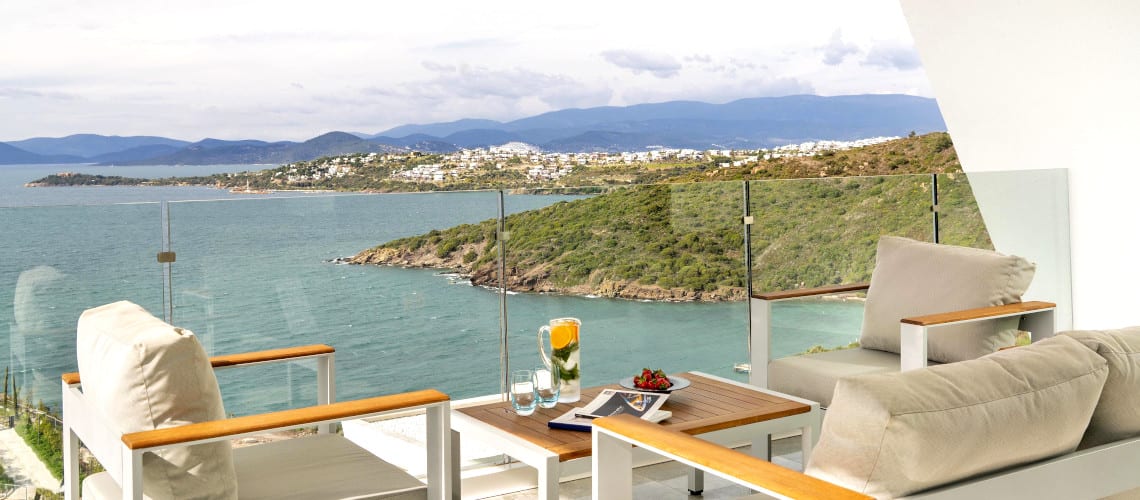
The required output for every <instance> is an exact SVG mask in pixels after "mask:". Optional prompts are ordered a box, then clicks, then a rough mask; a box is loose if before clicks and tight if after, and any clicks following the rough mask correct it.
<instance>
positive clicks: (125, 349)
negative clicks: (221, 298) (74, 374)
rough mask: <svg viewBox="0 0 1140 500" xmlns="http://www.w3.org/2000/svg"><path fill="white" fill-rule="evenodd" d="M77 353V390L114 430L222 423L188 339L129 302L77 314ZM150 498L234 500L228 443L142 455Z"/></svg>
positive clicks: (209, 377) (200, 353)
mask: <svg viewBox="0 0 1140 500" xmlns="http://www.w3.org/2000/svg"><path fill="white" fill-rule="evenodd" d="M76 339H77V341H76V348H77V349H76V353H77V357H78V362H79V374H80V378H81V379H82V381H83V393H84V396H85V398H86V399H88V400H89V401H90V402H91V404H92V405H93V406H94V407H95V408H98V410H99V411H100V412H101V413H102V415H101V417H102V419H103V420H104V423H105V424H106V425H111V426H117V428H116V430H117V431H118V432H121V433H129V432H138V431H145V430H153V429H161V428H166V427H173V426H178V425H184V424H189V423H195V422H205V421H209V420H219V419H222V418H225V409H224V408H223V407H222V396H221V393H220V391H219V390H218V381H217V379H216V378H214V371H213V370H212V369H211V368H210V361H209V359H208V358H207V357H206V352H205V351H204V350H203V349H202V346H201V345H200V344H199V343H198V340H197V338H195V337H194V334H193V333H191V332H189V331H188V330H183V329H181V328H175V327H173V326H170V325H168V324H167V323H165V322H163V321H162V320H160V319H158V318H155V317H154V316H151V314H150V313H148V312H147V311H146V310H145V309H143V308H142V307H139V306H138V305H136V304H133V303H130V302H126V301H123V302H116V303H113V304H108V305H105V306H101V307H97V308H94V309H89V310H87V311H84V313H83V314H82V315H81V316H80V318H79V326H78V332H77V335H76ZM143 491H144V492H145V493H146V495H147V496H148V497H150V498H152V499H155V500H159V499H171V498H212V499H220V498H237V478H236V475H235V473H234V465H233V457H232V453H231V450H230V443H229V442H228V441H221V442H217V443H209V444H201V445H195V446H189V447H179V448H170V449H166V450H160V451H158V452H157V454H156V455H155V454H149V453H148V454H145V455H143Z"/></svg>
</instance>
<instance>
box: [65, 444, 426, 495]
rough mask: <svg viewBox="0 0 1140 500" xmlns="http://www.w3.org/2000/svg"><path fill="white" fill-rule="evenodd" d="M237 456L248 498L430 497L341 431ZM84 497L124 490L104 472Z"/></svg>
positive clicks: (87, 481)
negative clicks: (339, 434)
mask: <svg viewBox="0 0 1140 500" xmlns="http://www.w3.org/2000/svg"><path fill="white" fill-rule="evenodd" d="M234 460H235V462H236V465H237V477H238V491H240V492H241V498H242V499H257V498H264V499H283V500H284V499H315V498H329V499H332V498H338V499H347V498H351V499H375V498H384V499H392V500H412V499H420V498H427V486H425V485H424V484H423V483H421V482H419V481H417V480H416V478H414V477H412V476H410V475H408V473H406V472H404V471H403V470H401V469H399V468H397V467H396V466H394V465H392V464H389V463H388V462H385V461H383V460H380V459H379V458H376V456H375V455H372V454H371V453H368V452H367V451H365V450H364V449H363V448H361V447H359V446H357V445H355V444H353V443H352V442H351V441H349V440H348V439H345V438H344V437H343V436H338V435H320V436H311V437H305V438H298V439H287V440H284V441H275V442H271V443H266V444H260V445H256V446H247V447H244V448H237V449H235V450H234ZM83 498H84V500H90V499H96V500H99V499H107V500H119V499H120V498H122V490H121V489H120V488H119V485H118V484H116V483H115V481H114V480H113V479H111V476H110V475H109V474H107V473H105V472H103V473H99V474H95V475H92V476H90V477H88V478H87V479H85V480H84V481H83ZM147 498H150V497H147ZM199 498H200V497H199Z"/></svg>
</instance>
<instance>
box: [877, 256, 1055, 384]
mask: <svg viewBox="0 0 1140 500" xmlns="http://www.w3.org/2000/svg"><path fill="white" fill-rule="evenodd" d="M877 252H878V253H877V254H876V256H875V270H874V271H873V272H872V273H871V284H870V288H868V289H867V302H866V304H865V306H864V309H863V331H862V334H861V336H860V338H859V343H860V345H861V346H862V347H864V348H866V349H877V350H880V351H887V352H893V353H898V352H899V326H900V325H899V320H901V319H902V318H906V317H911V316H921V315H924V314H933V313H941V312H951V311H958V310H963V309H973V308H978V307H986V306H998V305H1004V304H1011V303H1014V302H1019V301H1021V294H1023V293H1025V290H1026V289H1027V288H1029V283H1030V282H1031V281H1032V280H1033V273H1034V271H1035V269H1036V268H1035V266H1034V265H1033V264H1031V263H1030V262H1028V261H1026V260H1025V259H1023V258H1021V257H1016V256H1010V255H1002V254H1000V253H997V252H992V251H989V250H982V249H977V248H967V247H958V246H952V245H938V244H934V243H924V242H920V241H915V240H911V239H907V238H898V237H894V236H883V237H881V238H879V246H878V250H877ZM1017 322H1018V318H1017V317H1010V318H1002V319H997V320H989V321H979V322H974V323H969V324H966V325H955V326H947V327H939V328H933V329H931V331H930V337H929V343H928V350H927V355H928V357H929V359H931V360H933V361H938V362H940V363H952V362H955V361H964V360H967V359H974V358H977V357H981V356H984V355H986V354H989V353H992V352H994V351H997V350H998V348H1000V347H1005V346H1009V345H1013V342H1014V337H1015V336H1016V333H1017V332H1016V329H1017Z"/></svg>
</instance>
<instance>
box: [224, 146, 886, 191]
mask: <svg viewBox="0 0 1140 500" xmlns="http://www.w3.org/2000/svg"><path fill="white" fill-rule="evenodd" d="M897 139H899V137H872V138H867V139H859V140H855V141H830V140H825V141H812V142H803V143H799V144H788V145H784V146H779V147H774V148H770V149H751V150H748V149H743V150H742V149H708V150H695V149H677V148H654V149H649V150H646V151H637V152H621V153H607V152H582V153H553V152H543V151H541V150H540V149H539V148H537V147H535V146H532V145H529V144H525V143H520V142H511V143H507V144H503V145H501V146H492V147H487V148H475V149H464V150H460V151H457V152H454V153H446V154H425V153H419V152H409V153H367V154H349V155H340V156H332V157H325V158H319V159H316V160H312V161H303V162H296V163H290V164H287V165H284V166H282V167H279V168H277V169H274V170H273V174H272V176H273V181H272V183H273V184H275V185H278V186H280V185H286V186H295V187H303V186H313V185H315V184H320V183H322V182H323V181H329V180H333V179H344V178H346V177H351V176H355V175H369V176H375V175H376V174H377V172H380V173H381V174H380V175H386V176H387V179H388V180H391V181H397V182H411V183H424V184H431V185H439V184H444V183H448V182H455V181H461V180H463V179H465V178H470V177H477V176H479V175H484V174H486V173H488V172H502V173H505V174H507V175H510V176H512V177H515V178H520V179H522V178H525V180H528V181H532V182H544V181H556V180H559V179H562V178H564V177H566V176H568V175H570V174H572V173H574V172H575V171H576V169H585V170H588V169H592V168H605V167H630V166H636V165H649V166H652V165H658V166H677V165H690V166H691V165H696V164H702V163H704V164H711V165H712V166H715V167H716V168H730V167H747V166H749V165H755V164H758V163H760V162H762V161H767V160H774V159H779V158H794V157H808V156H816V155H821V154H824V153H827V152H834V151H845V150H849V149H855V148H861V147H865V146H871V145H875V144H881V143H884V142H888V141H893V140H897ZM234 175H238V174H234Z"/></svg>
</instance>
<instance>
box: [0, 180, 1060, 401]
mask: <svg viewBox="0 0 1140 500" xmlns="http://www.w3.org/2000/svg"><path fill="white" fill-rule="evenodd" d="M935 179H936V178H935V177H933V176H930V175H906V176H888V177H854V178H822V179H800V180H774V181H749V182H741V181H734V182H709V183H691V184H659V185H639V186H627V187H605V188H601V187H594V188H591V187H576V188H572V189H549V190H533V191H526V192H521V191H520V192H505V191H495V190H493V191H472V192H435V193H420V194H322V195H317V196H313V195H310V196H299V197H264V196H247V197H244V198H238V199H234V198H233V197H231V198H230V199H223V200H209V201H175V202H169V203H167V204H166V205H165V206H166V208H165V209H164V207H163V205H162V204H159V203H138V204H112V205H96V206H48V207H11V208H0V215H2V219H0V221H2V222H0V224H2V226H0V227H2V230H3V233H4V234H5V235H6V238H5V244H4V245H0V280H3V281H2V283H4V285H3V286H0V318H3V319H2V321H6V322H7V323H8V325H9V326H8V331H9V333H8V334H7V335H0V352H3V353H7V356H5V358H6V360H7V361H6V364H7V366H8V371H9V373H10V374H11V376H12V378H13V379H14V380H15V382H16V386H18V387H19V390H20V397H21V399H25V400H32V401H39V400H42V401H44V403H45V404H46V405H48V406H50V407H58V401H59V398H60V394H59V383H58V380H59V374H60V373H61V372H65V371H72V370H74V369H75V352H74V345H75V339H74V335H75V322H76V320H77V319H78V317H79V315H80V313H82V311H83V310H85V309H87V308H90V307H93V306H97V305H100V304H104V303H108V302H112V301H116V300H131V301H134V302H136V303H139V304H141V305H143V306H144V307H146V308H147V309H148V310H150V311H152V312H153V313H155V314H156V315H159V316H162V315H163V313H164V311H166V310H169V311H170V314H171V318H170V320H171V322H172V323H174V324H178V325H180V326H183V327H185V328H188V329H190V330H192V331H194V332H195V333H196V334H197V335H198V336H199V338H200V339H201V340H202V343H203V344H204V345H205V347H206V349H207V350H208V352H210V353H211V354H225V353H234V352H242V351H248V350H257V349H267V348H275V347H283V346H290V345H304V344H312V343H327V344H330V345H332V346H334V347H336V348H337V353H338V354H337V371H338V381H339V382H338V384H337V391H338V398H339V399H349V398H359V397H367V396H373V395H378V394H386V393H396V392H401V391H406V390H413V389H420V388H425V387H433V388H437V389H440V390H442V391H444V392H447V393H448V394H450V395H451V396H452V397H453V398H454V399H463V398H468V397H474V396H480V395H488V394H498V393H500V391H501V388H502V381H503V376H504V370H506V369H507V367H508V366H510V367H526V368H529V367H533V366H535V365H537V364H538V363H539V357H538V353H537V342H536V333H537V329H538V327H539V326H541V325H543V324H545V323H546V322H547V321H548V320H549V319H551V318H556V317H563V316H572V317H577V318H580V319H581V320H582V321H583V326H582V377H583V384H584V385H586V386H590V385H598V384H605V383H613V382H615V381H616V380H618V379H620V378H622V377H625V376H629V375H632V374H633V373H634V372H636V371H637V370H639V369H640V368H642V367H651V368H663V369H665V370H667V371H671V372H678V371H686V370H701V371H706V372H711V373H714V374H718V375H724V376H733V377H736V378H737V379H740V380H744V379H745V378H746V375H744V374H743V373H740V371H743V370H744V366H738V365H742V364H743V363H745V362H747V361H748V359H749V356H748V321H749V313H748V302H747V301H746V300H744V299H745V298H746V297H747V295H748V293H749V292H752V293H760V292H763V291H774V290H780V289H787V288H797V287H811V286H821V285H827V284H837V283H851V282H859V281H866V280H867V279H869V277H870V273H871V271H872V269H873V266H874V250H875V244H876V241H877V239H878V237H879V236H880V235H882V234H894V235H902V236H908V237H911V238H916V239H921V240H926V241H935V238H936V234H937V235H938V236H937V237H938V239H939V240H940V241H942V242H945V243H953V244H962V245H970V246H979V247H989V246H991V245H992V243H991V236H990V233H989V232H987V230H986V227H987V225H990V226H993V225H995V224H999V225H1002V227H1003V232H1002V233H1000V234H1003V235H1005V234H1009V233H1008V231H1007V229H1008V228H1007V227H1006V226H1014V227H1016V226H1019V225H1020V226H1024V227H1023V229H1022V231H1021V232H1022V233H1024V234H1023V235H1022V236H1023V237H1022V236H1017V239H1018V240H1019V242H1018V243H1008V242H1006V241H995V243H997V244H998V245H997V246H998V248H1002V249H1006V248H1008V247H1010V246H1012V248H1011V249H1009V250H1007V251H1009V252H1010V253H1019V252H1021V251H1026V252H1029V253H1028V254H1024V255H1026V256H1028V257H1030V259H1031V260H1034V261H1035V262H1037V263H1038V269H1039V270H1038V278H1037V280H1035V285H1034V286H1035V287H1037V286H1038V284H1040V287H1039V288H1035V289H1031V293H1033V296H1032V297H1031V298H1039V299H1042V300H1052V301H1055V302H1058V303H1059V304H1062V307H1067V304H1068V300H1069V299H1068V295H1069V293H1070V292H1069V285H1068V281H1067V276H1068V274H1067V269H1068V267H1067V262H1068V254H1067V238H1068V232H1067V224H1068V222H1067V210H1066V207H1067V201H1065V200H1064V199H1063V196H1061V195H1060V194H1059V193H1063V192H1067V187H1066V184H1065V178H1064V173H1063V171H1061V172H1060V173H1058V171H1040V172H1017V173H991V174H972V175H969V176H965V175H962V174H955V175H950V174H946V175H939V176H937V181H938V182H937V185H938V188H937V189H938V193H939V201H938V211H937V214H938V216H939V218H938V226H937V229H936V226H935V222H934V219H935V217H934V214H935V212H934V209H933V207H934V196H933V192H932V190H933V189H934V184H935V182H934V181H935ZM1015 186H1016V187H1017V189H1018V191H1017V193H1014V194H1011V193H1012V191H1010V190H1011V189H1013V187H1015ZM981 190H984V191H985V196H986V197H985V198H984V199H983V197H982V196H979V197H978V199H979V200H980V201H981V202H982V203H983V205H984V204H985V203H991V204H992V203H999V204H997V205H991V206H993V207H995V208H994V210H993V211H989V210H987V212H986V220H982V217H981V215H980V212H979V210H978V202H975V193H979V192H981ZM1003 193H1004V197H1003ZM1003 199H1004V200H1005V201H1001V200H1003ZM994 200H998V201H997V202H995V201H994ZM1000 203H1004V205H1003V204H1000ZM501 215H502V219H500V216H501ZM746 222H747V223H746ZM500 226H501V227H500ZM167 234H168V235H169V246H170V250H171V251H173V252H174V253H175V255H176V260H175V261H174V262H173V263H169V264H162V263H159V262H157V260H156V258H155V255H156V253H158V252H159V251H161V250H163V240H164V237H165V235H167ZM995 234H998V233H995ZM1017 234H1021V233H1017ZM1003 237H1005V238H1008V236H1003ZM354 262H367V263H368V264H362V265H356V264H353V263H354ZM377 263H378V264H383V265H372V264H377ZM165 266H169V268H166V267H165ZM166 271H169V287H167V286H166V285H164V272H166ZM504 282H505V285H506V286H505V287H504V286H503V284H504ZM861 314H862V304H861V302H860V301H859V300H857V298H856V299H854V300H826V301H819V300H817V301H789V302H785V303H780V305H779V307H778V308H777V309H776V310H775V311H774V317H773V322H774V324H775V329H776V337H777V339H779V338H787V339H789V340H787V342H784V341H781V340H777V341H776V342H777V344H776V345H775V346H774V354H775V355H786V354H791V353H794V352H800V351H803V350H806V349H808V348H810V347H812V346H813V345H820V346H823V347H829V348H830V347H836V346H842V345H845V344H847V343H849V342H851V341H853V340H855V339H856V338H857V335H858V331H859V324H860V322H861ZM1063 325H1064V323H1062V326H1063ZM257 370H259V371H257V372H254V373H252V374H251V372H244V371H243V372H236V371H235V372H233V373H232V374H231V373H230V372H225V371H223V372H220V373H219V377H220V382H221V384H222V386H223V387H222V389H223V391H222V392H223V394H224V395H225V396H226V401H225V403H226V407H227V411H229V412H230V413H232V414H239V415H240V414H247V413H253V412H260V411H266V410H273V409H280V408H287V407H293V406H299V405H302V404H310V403H311V402H312V401H314V400H315V396H314V389H313V383H312V381H311V379H312V377H314V375H313V370H312V367H311V366H305V365H304V364H298V365H292V366H290V365H285V366H274V367H266V368H257ZM239 373H240V376H239ZM266 380H272V381H273V383H269V384H266V383H265V381H266Z"/></svg>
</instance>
